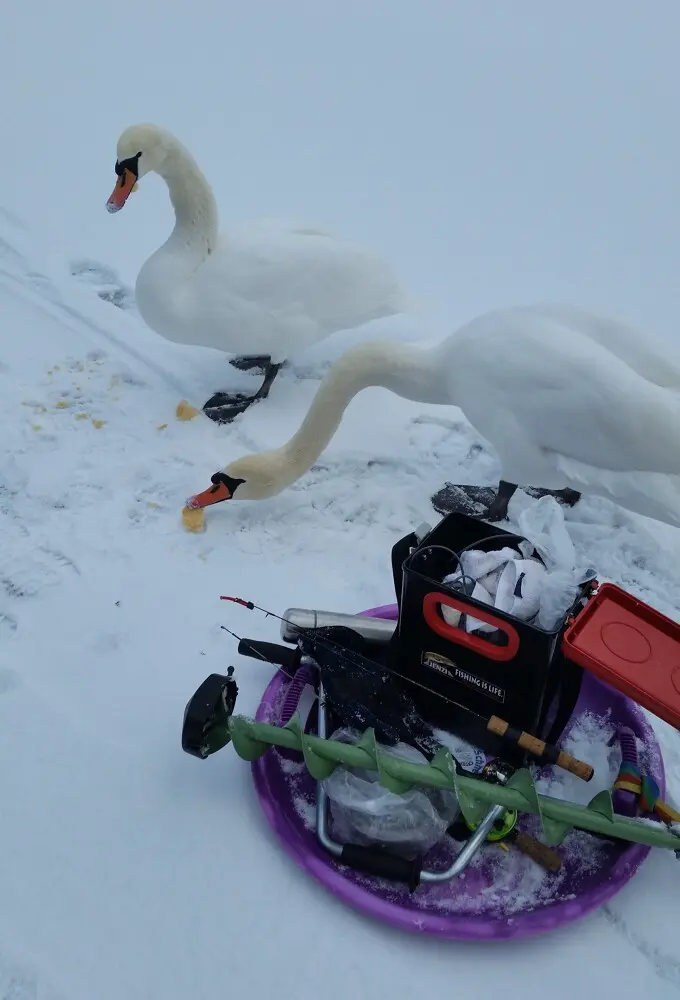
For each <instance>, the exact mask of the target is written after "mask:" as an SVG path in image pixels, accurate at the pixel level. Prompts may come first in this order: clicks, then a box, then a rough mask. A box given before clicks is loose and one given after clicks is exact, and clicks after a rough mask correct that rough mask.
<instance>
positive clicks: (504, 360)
mask: <svg viewBox="0 0 680 1000" xmlns="http://www.w3.org/2000/svg"><path fill="white" fill-rule="evenodd" d="M618 329H619V328H618V327H617V324H616V323H615V322H614V321H613V320H599V319H598V317H596V316H592V315H590V314H588V313H582V312H578V311H576V310H573V309H568V308H567V309H563V310H561V309H559V308H557V307H554V308H551V307H542V306H534V307H517V308H510V309H502V310H496V311H493V312H490V313H486V314H484V315H482V316H480V317H478V318H476V319H474V320H472V321H471V322H469V323H467V324H466V325H464V326H463V327H461V328H460V329H459V330H457V331H456V332H454V333H453V334H451V335H450V336H449V337H447V338H446V339H445V340H444V341H442V342H441V343H440V344H437V345H436V346H434V347H431V348H424V347H418V346H414V345H399V346H397V345H395V344H392V343H384V344H383V343H379V342H376V343H366V344H361V345H359V346H358V347H355V348H352V349H350V350H349V351H346V352H345V354H343V355H342V356H341V357H340V358H339V359H338V361H336V363H335V364H334V365H333V367H332V368H331V370H330V371H329V373H328V375H327V376H326V379H325V380H324V382H323V383H322V384H321V386H320V388H319V390H318V392H317V394H316V396H315V398H314V400H313V402H312V405H311V407H310V409H309V411H308V413H307V415H306V416H305V418H304V420H303V422H302V424H301V426H300V427H299V429H298V430H297V432H296V433H295V434H294V435H293V437H292V438H291V439H290V440H289V441H288V442H286V444H284V445H283V446H282V447H280V448H278V449H275V450H274V451H269V452H263V453H260V454H253V455H247V456H245V457H243V458H239V459H237V460H236V461H234V462H231V463H230V464H229V465H228V466H227V467H226V468H225V469H224V470H223V471H222V472H219V473H216V475H215V476H214V477H213V486H212V487H210V488H209V489H208V490H206V491H205V492H204V493H202V494H199V495H198V496H197V497H196V498H194V501H195V505H196V506H207V505H208V504H209V503H215V502H219V501H220V500H227V499H231V497H236V498H242V499H263V498H265V497H271V496H273V495H275V494H276V493H278V492H280V491H281V490H282V489H284V488H285V487H287V486H289V485H291V484H292V483H293V482H295V481H296V480H297V479H298V478H299V477H300V476H301V475H303V473H304V472H305V471H306V470H307V469H309V467H310V466H311V465H312V464H313V462H314V461H316V459H317V458H318V456H319V455H320V454H321V452H322V451H323V449H324V448H325V446H326V445H327V443H328V442H329V441H330V439H331V437H332V436H333V434H334V433H335V430H336V429H337V427H338V425H339V423H340V420H341V419H342V414H343V412H344V410H345V409H346V407H347V405H348V404H349V402H350V400H351V399H352V397H353V396H355V395H356V393H358V392H360V391H361V390H362V389H364V388H366V387H368V386H383V387H385V388H387V389H390V390H391V391H392V392H395V393H396V394H397V395H399V396H402V397H404V398H406V399H412V400H416V401H418V402H423V403H443V404H446V403H448V404H451V405H456V406H459V407H460V408H461V410H462V411H463V413H464V414H465V416H466V417H467V419H468V420H469V421H470V423H471V424H472V425H473V426H474V427H475V428H476V429H477V431H478V432H479V433H480V434H481V435H482V436H483V437H485V438H486V439H487V440H488V441H489V442H490V443H491V444H492V445H493V446H494V447H495V449H496V451H497V452H498V455H499V457H500V461H501V466H502V475H503V479H502V480H501V484H503V482H505V486H504V487H503V488H502V489H500V490H499V493H498V495H497V497H496V501H494V504H492V509H491V510H490V516H492V517H495V518H496V519H500V518H502V517H504V516H505V515H506V514H507V502H508V499H509V496H510V495H511V494H512V492H513V491H514V489H515V488H516V487H515V486H514V484H517V483H519V484H522V485H533V486H540V487H544V488H547V489H550V490H554V491H565V490H566V491H569V492H568V493H567V495H566V499H567V500H569V501H570V502H575V501H576V500H577V499H578V496H579V495H580V493H582V492H583V493H594V494H599V495H601V496H604V497H607V498H609V499H610V500H613V501H614V502H616V503H618V504H620V505H621V506H623V507H627V508H628V509H630V510H633V511H637V512H638V513H641V514H645V515H647V516H650V517H655V518H657V519H659V520H662V521H666V522H667V523H669V524H674V525H680V392H679V391H678V388H679V387H680V367H679V366H678V364H677V362H675V361H673V360H672V356H671V355H670V353H669V352H667V351H665V349H664V347H663V345H662V344H660V343H656V344H654V342H653V341H650V338H649V337H646V336H645V337H643V335H642V334H639V336H638V339H636V338H635V337H631V335H630V334H631V331H630V329H629V328H627V327H621V330H622V334H621V337H620V338H618V339H617V330H618ZM643 373H644V374H643ZM645 374H646V375H647V376H648V377H645Z"/></svg>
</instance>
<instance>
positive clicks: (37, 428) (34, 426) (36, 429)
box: [31, 424, 42, 431]
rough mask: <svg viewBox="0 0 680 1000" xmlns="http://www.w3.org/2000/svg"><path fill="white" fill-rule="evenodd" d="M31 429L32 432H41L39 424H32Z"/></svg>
mask: <svg viewBox="0 0 680 1000" xmlns="http://www.w3.org/2000/svg"><path fill="white" fill-rule="evenodd" d="M31 429H32V430H34V431H41V430H42V427H41V426H40V424H32V425H31Z"/></svg>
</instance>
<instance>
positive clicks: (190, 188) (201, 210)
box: [159, 143, 219, 262]
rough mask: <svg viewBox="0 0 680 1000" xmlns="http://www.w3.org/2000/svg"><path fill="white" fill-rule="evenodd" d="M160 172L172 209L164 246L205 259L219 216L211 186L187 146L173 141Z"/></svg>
mask: <svg viewBox="0 0 680 1000" xmlns="http://www.w3.org/2000/svg"><path fill="white" fill-rule="evenodd" d="M159 173H160V174H161V177H163V179H164V180H165V182H166V184H167V185H168V190H169V192H170V200H171V202H172V205H173V208H174V209H175V216H176V221H175V228H174V229H173V231H172V234H171V236H170V238H169V239H168V241H167V243H166V244H165V247H164V248H163V249H165V250H168V251H172V250H175V251H181V252H182V254H183V255H185V256H186V255H187V254H189V255H190V256H192V257H195V258H196V260H197V262H200V261H202V260H205V258H206V257H207V256H208V254H210V253H212V251H213V250H214V249H215V247H216V245H217V238H218V232H219V217H218V212H217V203H216V201H215V196H214V195H213V192H212V188H211V187H210V185H209V184H208V182H207V180H206V179H205V177H204V176H203V174H202V172H201V170H200V169H199V167H198V164H197V163H196V161H195V160H194V158H193V156H192V155H191V153H189V151H188V150H187V149H185V148H184V146H182V145H181V144H180V143H175V144H174V145H173V147H172V149H171V150H170V152H169V153H168V155H167V156H166V158H165V161H164V163H163V166H162V167H161V169H160V171H159Z"/></svg>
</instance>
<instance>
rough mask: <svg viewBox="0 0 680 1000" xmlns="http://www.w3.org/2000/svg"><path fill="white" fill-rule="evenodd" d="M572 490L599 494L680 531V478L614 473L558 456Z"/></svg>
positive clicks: (661, 474) (643, 473)
mask: <svg viewBox="0 0 680 1000" xmlns="http://www.w3.org/2000/svg"><path fill="white" fill-rule="evenodd" d="M557 468H558V469H559V471H560V473H561V474H562V475H563V476H564V477H566V479H567V480H568V484H569V486H570V487H571V488H572V489H575V490H578V491H579V492H582V493H595V494H597V495H598V496H603V497H606V498H607V499H609V500H611V501H613V503H616V504H618V505H619V506H620V507H625V508H626V509H627V510H631V511H634V512H635V513H636V514H642V515H643V516H644V517H651V518H654V520H657V521H663V522H664V523H666V524H671V525H673V526H675V527H680V476H671V475H666V474H665V473H661V472H611V471H609V470H607V469H598V468H595V467H594V466H591V465H586V463H585V462H577V461H575V460H574V459H571V458H565V457H564V456H561V455H560V456H557Z"/></svg>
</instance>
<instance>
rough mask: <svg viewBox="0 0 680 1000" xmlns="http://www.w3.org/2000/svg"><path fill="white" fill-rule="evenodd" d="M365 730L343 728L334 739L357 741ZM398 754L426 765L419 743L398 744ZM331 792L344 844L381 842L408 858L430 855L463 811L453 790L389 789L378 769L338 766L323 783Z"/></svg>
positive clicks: (332, 809)
mask: <svg viewBox="0 0 680 1000" xmlns="http://www.w3.org/2000/svg"><path fill="white" fill-rule="evenodd" d="M360 735H361V734H360V733H358V732H356V731H354V730H352V729H338V730H337V731H336V732H335V733H333V736H332V737H331V739H334V740H340V741H341V742H343V743H356V742H357V740H358V739H359V737H360ZM389 752H390V753H391V754H394V755H395V756H398V757H402V758H403V759H405V760H409V761H412V762H413V763H416V764H426V763H427V760H426V758H425V756H424V755H423V754H422V753H420V751H419V750H416V749H415V747H412V746H409V745H408V744H406V743H398V744H397V746H395V747H390V748H389ZM323 787H324V789H325V791H326V794H327V795H328V799H329V805H330V813H331V817H332V820H333V832H334V835H335V836H336V837H337V839H338V840H340V841H341V842H342V843H345V844H361V845H363V846H369V845H371V844H379V845H381V846H383V847H386V848H389V849H390V850H391V851H392V852H393V853H395V854H399V855H401V856H402V857H405V858H409V859H411V858H415V857H417V856H419V855H424V854H426V853H427V852H428V851H429V850H430V849H431V848H432V847H434V845H435V844H437V843H438V842H439V841H440V840H441V839H442V837H443V836H444V834H445V833H446V830H447V828H448V827H449V826H450V825H451V823H452V822H453V821H454V820H455V819H456V817H457V816H458V813H459V807H458V800H457V799H456V796H455V794H454V793H453V792H449V791H444V790H439V789H436V788H412V789H411V790H410V791H408V792H405V793H404V794H403V795H397V794H396V793H394V792H390V791H389V790H388V789H387V788H385V787H384V786H383V785H381V784H380V783H379V781H378V775H377V774H376V773H375V772H373V771H364V770H358V769H357V770H348V769H346V768H343V767H337V768H336V769H335V771H334V772H333V773H332V774H331V775H330V777H328V778H326V779H325V780H324V782H323Z"/></svg>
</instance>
